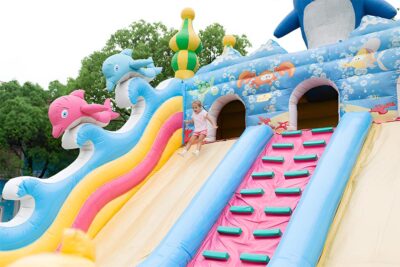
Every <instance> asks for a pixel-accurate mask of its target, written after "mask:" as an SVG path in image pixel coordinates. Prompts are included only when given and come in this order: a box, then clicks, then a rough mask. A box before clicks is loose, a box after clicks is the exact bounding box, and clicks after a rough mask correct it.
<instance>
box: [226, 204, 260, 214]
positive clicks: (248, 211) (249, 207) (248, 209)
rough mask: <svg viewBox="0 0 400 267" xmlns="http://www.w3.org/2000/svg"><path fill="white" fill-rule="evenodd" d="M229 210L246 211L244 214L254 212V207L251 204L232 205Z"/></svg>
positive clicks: (233, 211) (235, 211)
mask: <svg viewBox="0 0 400 267" xmlns="http://www.w3.org/2000/svg"><path fill="white" fill-rule="evenodd" d="M229 210H230V212H232V213H244V214H248V213H253V212H254V209H253V207H251V206H232V207H230V209H229Z"/></svg>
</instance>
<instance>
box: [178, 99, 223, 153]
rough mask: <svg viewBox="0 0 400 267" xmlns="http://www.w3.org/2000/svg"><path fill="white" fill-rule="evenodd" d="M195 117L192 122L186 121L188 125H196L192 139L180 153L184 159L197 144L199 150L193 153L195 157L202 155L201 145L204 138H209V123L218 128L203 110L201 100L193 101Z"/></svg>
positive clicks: (193, 116)
mask: <svg viewBox="0 0 400 267" xmlns="http://www.w3.org/2000/svg"><path fill="white" fill-rule="evenodd" d="M192 109H193V115H192V119H191V120H187V121H185V123H186V124H192V123H193V124H194V132H193V134H192V136H191V137H190V140H189V142H188V143H187V144H186V146H185V148H184V149H183V150H182V151H181V152H179V155H181V156H182V157H184V156H185V154H186V153H187V152H188V151H189V149H190V147H191V146H192V145H193V144H195V143H197V148H196V150H195V151H194V152H193V155H195V156H198V155H199V154H200V149H201V145H202V144H203V140H204V138H206V137H207V121H209V122H210V123H211V125H212V126H213V127H214V128H218V126H217V125H216V124H215V122H214V121H213V120H211V119H210V117H209V116H208V113H207V111H206V110H205V109H204V108H203V105H202V104H201V102H200V101H199V100H196V101H193V103H192Z"/></svg>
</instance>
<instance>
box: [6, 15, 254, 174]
mask: <svg viewBox="0 0 400 267" xmlns="http://www.w3.org/2000/svg"><path fill="white" fill-rule="evenodd" d="M176 32H177V30H175V29H172V28H168V27H166V26H165V25H163V24H162V23H160V22H156V23H148V22H145V21H143V20H140V21H136V22H133V23H132V24H131V25H129V27H127V28H125V29H121V30H118V31H117V32H115V33H114V34H113V35H111V37H110V39H109V40H108V41H107V42H106V44H105V46H104V47H103V49H101V50H100V51H94V52H93V53H92V54H90V55H88V56H87V57H85V58H84V59H83V60H82V62H81V68H80V71H79V74H78V76H77V77H76V78H75V79H73V78H69V79H68V81H67V84H65V85H64V84H62V83H60V82H59V81H52V82H51V83H50V84H49V87H48V90H47V91H44V90H43V89H42V88H41V87H40V86H39V85H37V84H32V83H25V84H23V85H20V84H19V83H18V82H16V81H11V82H8V83H3V84H1V85H0V101H1V103H2V105H1V106H0V125H1V127H0V153H1V154H2V155H1V156H0V170H1V171H2V172H1V173H0V176H1V175H3V176H5V177H12V176H15V175H16V174H15V173H16V171H15V170H16V169H20V167H21V166H22V163H23V162H24V163H25V164H24V166H25V168H24V170H23V171H24V174H25V175H32V172H33V169H34V165H35V163H37V162H41V163H43V164H42V165H43V166H41V169H42V172H41V173H40V174H39V176H42V175H43V174H44V172H45V171H48V172H49V174H53V173H57V172H58V171H60V170H61V169H63V168H65V167H66V166H68V165H69V164H70V162H72V160H73V159H74V158H75V157H76V156H77V151H65V150H63V149H62V148H61V143H60V140H58V139H57V140H56V139H54V138H52V136H51V125H50V123H49V120H48V117H47V110H48V106H49V104H50V103H51V102H52V101H53V100H54V99H56V98H58V97H60V96H63V95H67V94H69V93H70V92H71V91H73V90H75V89H84V90H85V92H86V93H85V97H86V101H88V103H103V102H104V101H105V99H106V98H111V99H112V98H113V97H114V92H112V93H108V92H107V90H105V89H104V88H105V87H106V84H105V78H104V77H103V74H102V70H101V69H102V64H103V62H104V60H105V59H106V58H107V57H109V56H111V55H113V54H115V53H118V52H120V51H121V50H123V49H126V48H131V49H133V51H134V52H133V57H134V58H135V59H138V58H148V57H152V58H153V60H154V63H155V65H156V66H157V67H162V68H163V71H162V73H161V74H160V75H158V77H157V78H156V79H155V80H154V81H153V82H152V85H153V86H156V85H157V84H158V83H159V82H161V81H163V80H165V79H168V78H171V77H173V76H174V72H173V70H172V68H171V59H172V57H173V55H174V52H173V51H172V50H171V49H170V48H169V41H170V39H171V38H172V37H173V36H174V35H175V33H176ZM224 35H225V29H224V28H223V27H222V26H221V25H220V24H217V23H214V24H212V25H210V26H208V27H207V28H206V29H204V30H201V31H200V34H199V36H200V38H201V40H202V43H203V47H204V49H203V51H202V53H201V54H200V55H199V57H200V65H201V66H202V65H206V64H209V63H211V61H213V60H214V59H215V58H216V57H217V56H218V55H220V54H221V53H222V51H223V45H222V38H223V37H224ZM235 37H236V46H235V49H237V50H238V51H239V52H241V53H242V54H243V55H245V54H246V53H247V51H246V49H247V48H248V47H251V44H250V42H249V40H248V39H247V37H246V36H245V35H240V36H238V35H235ZM117 112H119V113H120V114H121V117H120V118H119V119H117V120H114V121H112V122H111V123H110V125H109V126H108V127H107V128H108V129H109V130H116V129H118V128H120V127H121V126H122V125H123V124H124V123H125V122H126V121H127V120H128V118H129V112H128V111H127V110H125V109H118V108H117ZM1 151H5V152H4V153H2V152H1ZM10 153H11V154H10ZM10 155H12V156H10Z"/></svg>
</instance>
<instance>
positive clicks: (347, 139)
mask: <svg viewBox="0 0 400 267" xmlns="http://www.w3.org/2000/svg"><path fill="white" fill-rule="evenodd" d="M371 123H372V117H371V115H370V114H369V113H367V112H359V113H346V114H345V115H344V116H343V118H342V119H341V120H340V123H339V125H338V127H337V129H336V130H335V133H334V134H333V136H332V139H331V140H330V141H329V145H328V147H327V148H326V151H325V153H324V154H323V156H322V157H321V159H320V160H319V164H318V166H317V168H316V170H315V172H314V175H313V177H312V178H311V181H310V183H309V184H308V187H307V188H306V190H305V191H304V194H303V197H302V198H301V200H300V202H299V204H298V206H297V208H296V210H295V212H294V214H293V216H292V218H291V220H290V222H289V224H288V227H287V228H286V231H285V233H284V235H283V237H282V240H281V242H280V243H279V246H278V248H277V250H276V252H275V254H274V256H273V257H272V260H271V262H270V263H269V264H268V266H269V267H282V266H285V267H295V266H296V267H314V266H316V264H317V262H318V259H319V257H320V255H321V252H322V249H323V247H324V244H325V240H326V237H327V235H328V231H329V228H330V226H331V223H332V221H333V218H334V216H335V214H336V210H337V208H338V206H339V203H340V200H341V198H342V195H343V192H344V190H345V188H346V185H347V182H348V180H349V178H350V175H351V171H352V169H353V167H354V165H355V163H356V160H357V158H358V155H359V153H360V151H361V148H362V146H363V144H364V141H365V139H366V137H367V135H368V132H369V128H370V126H371Z"/></svg>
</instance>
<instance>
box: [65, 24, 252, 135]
mask: <svg viewBox="0 0 400 267" xmlns="http://www.w3.org/2000/svg"><path fill="white" fill-rule="evenodd" d="M176 32H177V30H175V29H172V28H168V27H166V26H165V25H164V24H162V23H160V22H155V23H148V22H145V21H144V20H140V21H136V22H133V23H132V24H131V25H129V27H127V28H125V29H120V30H118V31H116V32H115V33H114V34H113V35H111V37H110V39H109V40H108V41H107V42H106V45H105V46H104V48H103V49H102V50H101V51H95V52H93V53H92V54H91V55H89V56H87V57H85V58H84V59H83V60H82V65H81V69H80V71H79V75H78V77H77V78H76V79H70V80H69V81H68V83H67V85H66V88H68V89H69V90H72V88H75V89H78V88H82V89H84V90H85V91H86V98H87V100H88V101H91V102H94V103H103V101H104V100H105V99H106V98H113V97H114V93H108V92H107V90H105V89H104V88H105V87H106V84H105V78H104V76H103V73H102V71H101V68H102V64H103V62H104V60H105V59H106V58H107V57H109V56H111V55H113V54H115V53H118V52H120V51H121V50H123V49H125V48H131V49H133V51H134V52H133V58H135V59H139V58H148V57H152V58H153V60H154V64H155V65H156V66H157V67H162V68H163V71H162V73H161V74H160V75H158V76H157V78H156V79H155V80H154V81H152V85H153V86H156V85H157V84H158V83H159V82H161V81H163V80H165V79H168V78H171V77H173V76H174V72H173V70H172V67H171V60H172V57H173V55H174V52H173V51H172V50H171V49H170V48H169V40H170V39H171V38H172V37H173V36H174V35H175V33H176ZM224 35H225V29H224V28H223V26H221V25H220V24H218V23H214V24H212V25H210V26H208V27H207V28H206V29H204V30H202V31H200V35H199V36H200V38H201V40H202V42H203V47H204V49H203V52H202V53H201V54H200V63H201V66H203V65H206V64H209V63H211V62H212V61H213V60H214V59H215V58H216V57H217V56H218V55H220V54H221V53H222V51H223V45H222V39H223V37H224ZM235 37H236V45H235V48H236V49H237V50H238V51H239V52H241V53H242V54H243V55H246V54H247V50H246V49H247V48H248V47H251V43H250V41H249V40H248V39H247V37H246V35H240V36H239V35H235ZM117 112H119V113H120V114H121V117H120V118H119V119H117V120H114V121H112V122H111V123H110V125H109V126H108V127H107V129H110V130H115V129H118V128H120V127H121V126H122V125H123V124H124V123H125V122H126V121H127V120H128V118H129V112H128V111H127V110H125V109H119V108H117Z"/></svg>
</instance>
